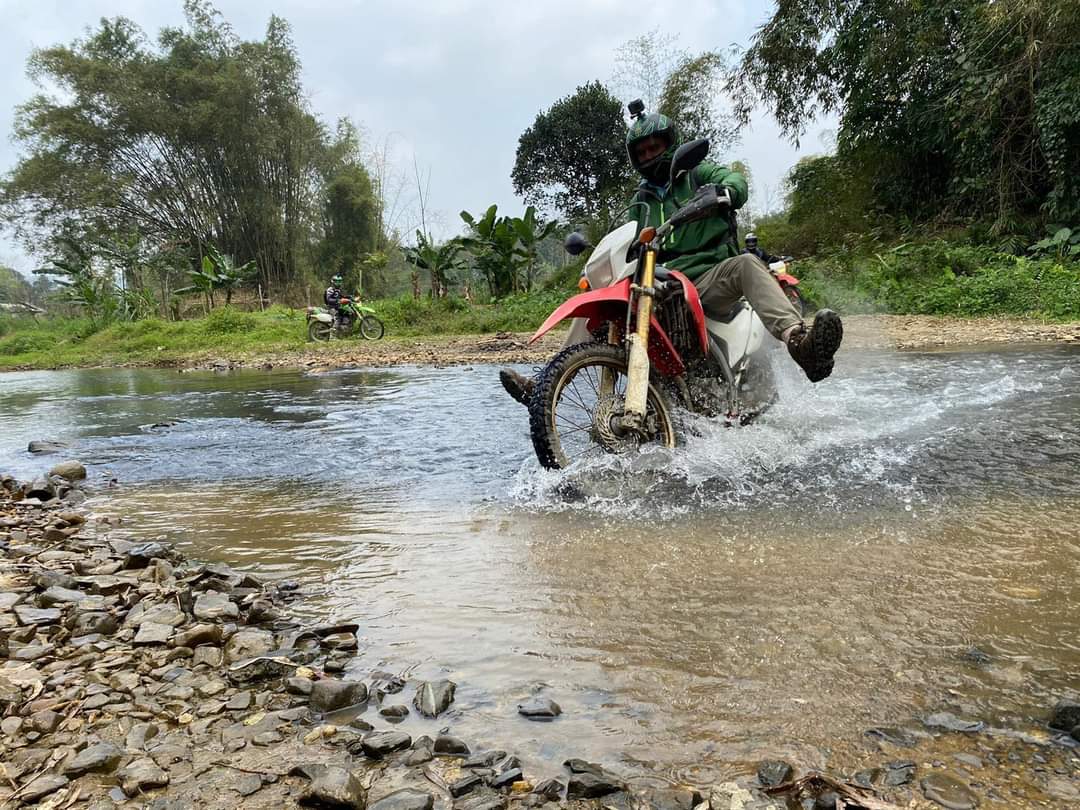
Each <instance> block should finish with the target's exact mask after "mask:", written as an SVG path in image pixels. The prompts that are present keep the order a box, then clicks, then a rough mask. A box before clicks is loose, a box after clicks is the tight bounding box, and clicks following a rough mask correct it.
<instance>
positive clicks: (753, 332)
mask: <svg viewBox="0 0 1080 810" xmlns="http://www.w3.org/2000/svg"><path fill="white" fill-rule="evenodd" d="M708 150H709V143H708V141H706V140H697V141H692V142H690V143H687V144H684V145H683V146H681V147H679V149H678V150H677V151H676V153H675V156H674V159H673V161H672V167H671V178H672V180H674V179H675V178H676V177H677V176H678V175H679V174H681V173H682V172H686V171H690V170H692V169H693V168H694V167H695V166H697V165H698V164H699V163H700V162H701V161H702V160H703V159H704V158H705V156H706V154H708ZM730 202H731V201H730V200H729V199H728V198H727V196H726V194H723V195H721V194H720V193H719V191H718V190H717V188H716V186H712V185H707V186H702V187H701V188H700V189H698V191H697V193H696V195H695V196H694V197H693V198H692V199H691V200H690V201H689V202H688V203H687V204H686V205H684V206H683V207H682V208H680V209H679V211H678V212H677V213H675V214H674V216H672V218H671V219H670V220H668V221H667V222H666V223H664V224H663V225H661V226H660V227H659V228H651V227H647V228H644V229H643V230H642V231H641V232H640V233H638V226H637V223H636V222H628V223H626V224H625V225H623V226H621V227H619V228H616V229H615V230H614V231H612V232H611V233H609V234H608V235H607V236H605V237H604V238H603V239H602V240H601V241H600V244H598V245H597V246H596V248H595V250H594V251H593V253H592V255H591V256H590V257H589V261H588V262H587V263H586V265H585V270H584V273H583V279H584V283H587V286H588V288H589V292H585V293H583V294H581V295H576V296H574V297H573V298H571V299H570V300H568V301H566V302H565V303H563V304H562V305H561V306H560V307H558V308H557V309H556V310H555V312H553V313H552V314H551V315H550V316H549V317H548V319H547V320H546V321H545V322H544V323H543V325H542V326H541V327H540V328H539V329H538V330H537V332H536V334H535V335H533V337H532V341H536V340H538V339H539V338H540V337H541V336H542V335H544V334H546V333H547V332H548V331H550V330H551V329H553V328H554V327H555V326H556V325H557V324H559V323H560V322H561V321H563V320H565V319H567V318H577V319H580V320H579V321H577V322H576V323H575V326H574V328H573V329H572V332H571V334H573V335H575V336H581V337H582V338H583V340H582V342H580V343H575V344H574V345H571V346H569V347H567V348H565V349H563V350H562V351H561V352H559V354H557V355H556V356H555V357H554V358H553V359H552V360H551V361H550V362H549V363H548V364H547V365H546V366H545V367H544V368H543V370H542V371H541V372H540V375H539V376H538V378H537V383H536V388H535V389H534V393H533V396H532V398H531V400H530V404H529V423H530V432H531V435H532V441H533V448H534V450H535V451H536V456H537V459H539V461H540V463H541V464H542V465H543V466H545V467H548V468H561V467H566V466H568V465H569V464H571V463H573V462H575V461H577V460H579V459H581V458H585V457H587V456H590V455H594V454H596V453H604V452H609V453H611V452H615V453H618V452H626V451H628V450H631V449H634V448H637V447H639V446H641V445H643V444H647V443H658V444H661V445H664V446H667V447H673V446H675V443H676V441H677V438H678V437H677V434H676V425H675V420H674V418H673V404H672V403H673V402H676V403H678V405H680V406H681V407H683V408H684V409H686V410H688V411H693V412H697V413H704V414H707V415H723V416H725V417H726V418H727V419H729V420H731V421H733V422H740V423H745V422H747V421H749V420H750V419H752V418H753V417H754V416H755V415H757V414H758V413H760V412H761V410H763V409H764V407H767V405H768V404H771V401H772V391H771V390H770V389H771V385H770V383H771V378H770V377H769V375H768V365H767V363H766V362H765V361H764V359H763V358H762V357H761V356H760V349H761V347H762V340H763V337H764V335H765V327H764V325H763V324H762V322H761V319H760V318H759V317H758V315H757V313H756V312H754V310H753V309H752V308H751V307H750V305H749V304H748V303H747V302H746V301H745V300H742V301H740V302H739V303H738V304H736V305H735V306H734V307H733V308H732V309H731V311H730V312H728V313H725V314H724V315H723V316H722V317H720V318H718V319H715V320H714V319H712V318H707V317H706V316H705V313H704V311H703V309H702V306H701V300H700V298H699V296H698V292H697V288H696V287H695V286H694V285H693V283H692V282H691V281H690V280H689V279H688V278H687V277H686V276H684V275H683V274H682V273H678V272H676V271H674V270H668V269H666V268H664V267H660V266H658V265H657V261H656V260H657V256H658V255H659V253H660V245H661V243H662V241H663V240H664V238H665V237H666V236H667V235H668V234H669V233H671V231H672V230H674V229H675V228H678V227H680V226H681V225H684V224H686V223H688V222H693V221H696V220H699V219H703V218H706V217H710V216H718V215H722V214H724V213H726V212H727V211H728V210H729V209H730ZM588 247H589V245H588V243H587V242H586V241H585V239H584V237H582V236H581V235H580V234H570V236H568V237H567V240H566V249H567V250H568V251H569V252H570V253H573V254H578V253H581V252H582V251H584V250H585V249H586V248H588ZM590 335H600V336H601V340H594V339H591V338H590Z"/></svg>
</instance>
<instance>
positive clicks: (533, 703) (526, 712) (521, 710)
mask: <svg viewBox="0 0 1080 810" xmlns="http://www.w3.org/2000/svg"><path fill="white" fill-rule="evenodd" d="M517 710H518V714H520V715H521V716H522V717H527V718H528V719H530V720H540V721H546V720H554V719H555V718H556V717H558V716H559V715H560V714H562V709H561V708H560V707H559V704H558V703H556V702H555V701H554V700H551V699H550V698H543V697H538V698H533V699H532V700H530V701H528V702H527V703H519V704H518V707H517Z"/></svg>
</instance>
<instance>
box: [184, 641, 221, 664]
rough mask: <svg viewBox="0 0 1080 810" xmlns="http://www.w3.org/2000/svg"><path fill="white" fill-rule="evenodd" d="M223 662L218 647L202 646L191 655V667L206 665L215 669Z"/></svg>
mask: <svg viewBox="0 0 1080 810" xmlns="http://www.w3.org/2000/svg"><path fill="white" fill-rule="evenodd" d="M224 660H225V657H224V655H222V652H221V648H220V647H210V646H207V645H203V646H202V647H196V648H195V649H194V650H193V651H192V653H191V665H192V666H193V667H194V666H198V665H199V664H206V666H208V667H210V668H211V669H217V668H218V667H220V666H221V663H222V661H224Z"/></svg>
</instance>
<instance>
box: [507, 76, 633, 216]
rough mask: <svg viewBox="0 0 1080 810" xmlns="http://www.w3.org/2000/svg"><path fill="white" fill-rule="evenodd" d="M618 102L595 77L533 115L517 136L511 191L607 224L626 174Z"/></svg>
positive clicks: (533, 201)
mask: <svg viewBox="0 0 1080 810" xmlns="http://www.w3.org/2000/svg"><path fill="white" fill-rule="evenodd" d="M625 138H626V122H625V120H624V119H623V113H622V104H621V103H620V102H619V100H618V99H617V98H615V97H614V96H613V95H611V93H610V92H608V90H607V88H605V87H604V86H603V85H602V84H600V82H590V83H589V84H585V85H582V86H581V87H579V88H578V89H577V90H576V91H575V92H574V93H573V94H571V95H569V96H566V97H565V98H562V99H560V100H559V101H556V102H555V103H554V104H553V105H551V107H550V108H549V109H547V110H545V111H543V112H541V113H540V114H539V115H537V116H536V120H535V121H534V122H533V125H532V126H531V127H529V128H528V129H527V130H525V132H524V133H522V135H521V138H520V139H519V140H518V148H517V157H516V160H515V162H514V169H513V172H512V173H511V179H512V180H513V184H514V191H515V192H516V193H517V194H520V195H522V196H524V198H525V200H526V202H528V203H531V204H533V205H535V206H537V207H538V208H540V209H541V210H545V211H547V212H552V211H554V212H558V213H559V214H561V215H562V216H563V217H565V218H566V219H569V220H574V221H578V222H581V221H593V222H600V223H604V224H607V223H609V222H610V221H611V219H612V217H613V215H614V213H615V211H616V210H617V209H618V208H619V207H621V205H622V204H623V202H624V201H625V197H626V196H627V193H628V188H629V184H630V180H631V171H630V164H629V161H628V160H627V158H626V144H625Z"/></svg>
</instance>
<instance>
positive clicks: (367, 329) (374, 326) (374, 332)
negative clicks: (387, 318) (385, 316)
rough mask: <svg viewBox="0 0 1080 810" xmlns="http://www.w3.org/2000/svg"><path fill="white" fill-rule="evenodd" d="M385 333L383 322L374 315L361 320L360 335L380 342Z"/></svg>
mask: <svg viewBox="0 0 1080 810" xmlns="http://www.w3.org/2000/svg"><path fill="white" fill-rule="evenodd" d="M385 331H386V328H385V327H384V326H383V322H382V321H380V320H379V319H378V318H376V317H375V316H374V315H365V316H364V317H363V318H361V319H360V334H361V335H363V336H364V337H366V338H367V339H368V340H379V339H380V338H381V337H382V336H383V333H384V332H385Z"/></svg>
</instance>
